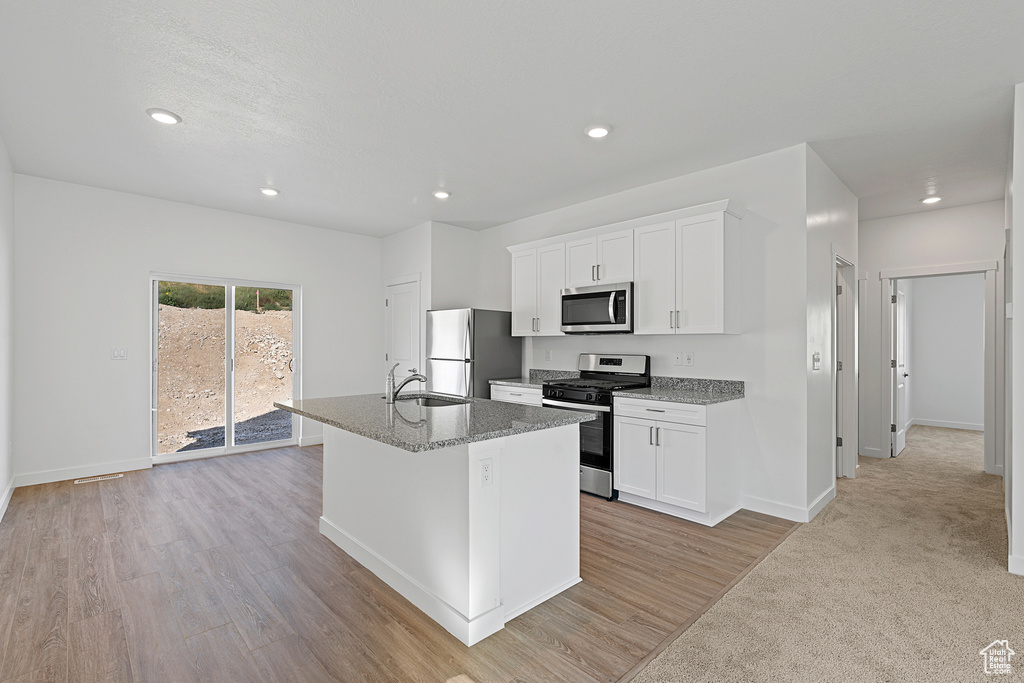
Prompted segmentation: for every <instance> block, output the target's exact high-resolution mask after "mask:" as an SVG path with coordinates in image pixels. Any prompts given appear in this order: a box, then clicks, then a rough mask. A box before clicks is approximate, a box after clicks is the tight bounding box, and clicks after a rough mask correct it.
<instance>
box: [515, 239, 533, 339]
mask: <svg viewBox="0 0 1024 683" xmlns="http://www.w3.org/2000/svg"><path fill="white" fill-rule="evenodd" d="M536 326H537V250H536V249H528V250H526V251H518V252H516V253H514V254H512V336H513V337H530V336H533V334H534V329H535V328H536Z"/></svg>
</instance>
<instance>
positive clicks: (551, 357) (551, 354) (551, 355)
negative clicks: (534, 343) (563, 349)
mask: <svg viewBox="0 0 1024 683" xmlns="http://www.w3.org/2000/svg"><path fill="white" fill-rule="evenodd" d="M544 360H554V352H553V351H552V350H551V349H548V350H546V351H545V352H544Z"/></svg>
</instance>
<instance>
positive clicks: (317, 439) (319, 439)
mask: <svg viewBox="0 0 1024 683" xmlns="http://www.w3.org/2000/svg"><path fill="white" fill-rule="evenodd" d="M323 443H324V435H323V434H318V435H317V436H304V437H302V438H301V439H299V447H300V448H301V447H303V446H321V445H323Z"/></svg>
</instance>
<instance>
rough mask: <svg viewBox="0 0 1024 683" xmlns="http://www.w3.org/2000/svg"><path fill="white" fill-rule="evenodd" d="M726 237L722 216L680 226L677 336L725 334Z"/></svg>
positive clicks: (718, 215) (717, 215)
mask: <svg viewBox="0 0 1024 683" xmlns="http://www.w3.org/2000/svg"><path fill="white" fill-rule="evenodd" d="M681 223H682V222H681ZM724 237H725V232H724V223H723V216H722V214H716V215H715V216H713V217H711V218H709V219H707V220H702V221H700V222H692V223H691V222H687V223H685V224H681V225H680V226H679V234H678V238H677V239H678V244H679V258H680V261H679V274H678V281H679V290H678V292H677V294H676V296H677V299H676V300H677V301H678V303H679V305H678V308H679V325H678V329H677V330H676V331H677V332H678V333H686V334H707V333H709V332H724V331H725V330H724V322H725V267H724V266H725V262H724V259H723V239H724Z"/></svg>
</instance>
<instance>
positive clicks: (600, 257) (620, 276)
mask: <svg viewBox="0 0 1024 683" xmlns="http://www.w3.org/2000/svg"><path fill="white" fill-rule="evenodd" d="M596 263H597V265H598V268H597V279H598V282H602V283H612V282H632V281H633V231H632V230H623V231H622V232H613V233H609V234H607V235H599V236H598V238H597V261H596Z"/></svg>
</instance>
